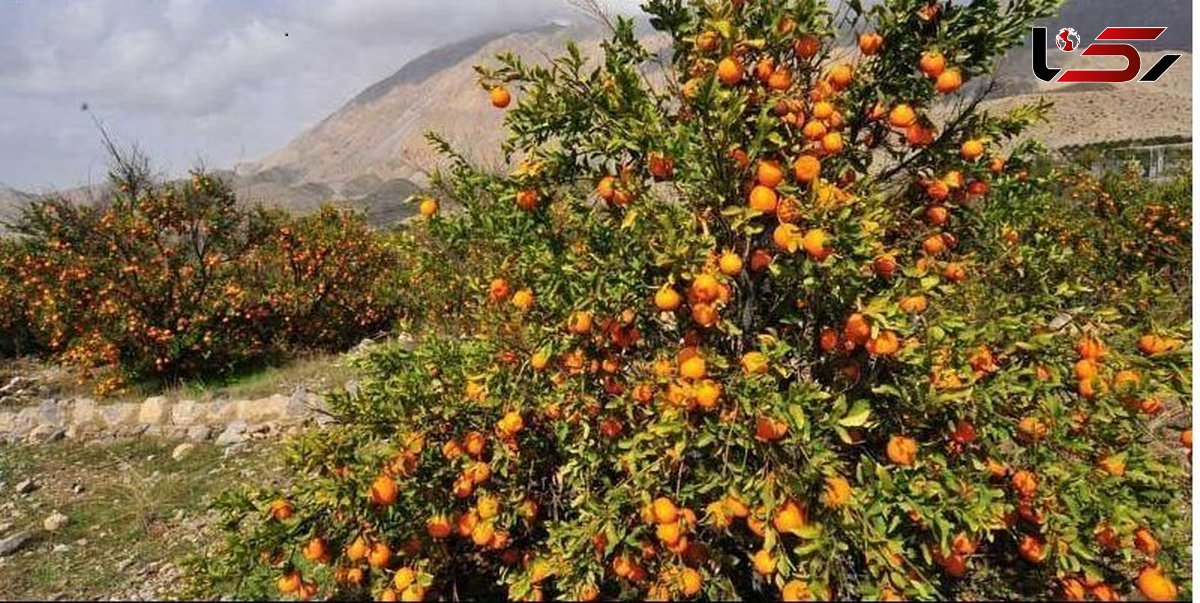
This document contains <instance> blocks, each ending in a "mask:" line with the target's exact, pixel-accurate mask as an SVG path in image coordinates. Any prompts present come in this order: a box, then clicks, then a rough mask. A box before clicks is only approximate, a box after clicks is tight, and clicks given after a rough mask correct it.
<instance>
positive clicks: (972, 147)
mask: <svg viewBox="0 0 1200 603" xmlns="http://www.w3.org/2000/svg"><path fill="white" fill-rule="evenodd" d="M958 152H959V154H960V155H962V158H963V159H966V160H967V161H975V160H976V159H979V158H980V157H982V156H983V141H982V140H979V139H978V138H972V139H970V140H967V141H965V142H963V143H962V147H960V148H959V150H958Z"/></svg>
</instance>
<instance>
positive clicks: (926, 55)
mask: <svg viewBox="0 0 1200 603" xmlns="http://www.w3.org/2000/svg"><path fill="white" fill-rule="evenodd" d="M917 65H918V66H919V67H920V68H921V73H924V74H925V76H926V77H929V78H936V77H937V76H939V75H941V74H942V72H943V71H945V70H946V57H944V56H942V53H940V52H938V51H936V50H926V51H925V52H923V53H921V60H920V61H919V62H918V63H917Z"/></svg>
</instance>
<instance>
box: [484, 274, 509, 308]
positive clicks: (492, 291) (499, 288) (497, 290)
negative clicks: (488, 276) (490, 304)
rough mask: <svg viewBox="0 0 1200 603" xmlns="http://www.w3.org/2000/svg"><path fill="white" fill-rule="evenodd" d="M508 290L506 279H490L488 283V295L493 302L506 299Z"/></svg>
mask: <svg viewBox="0 0 1200 603" xmlns="http://www.w3.org/2000/svg"><path fill="white" fill-rule="evenodd" d="M509 292H510V289H509V288H508V281H506V280H504V279H502V278H497V279H492V282H491V283H490V284H488V297H489V298H491V300H492V301H494V302H502V301H504V300H506V299H508V294H509Z"/></svg>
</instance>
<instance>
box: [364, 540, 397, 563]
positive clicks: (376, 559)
mask: <svg viewBox="0 0 1200 603" xmlns="http://www.w3.org/2000/svg"><path fill="white" fill-rule="evenodd" d="M391 561H392V550H391V549H389V548H388V545H386V544H384V543H382V542H376V543H373V544H372V545H371V552H370V553H367V564H369V565H370V566H371V567H374V568H385V567H387V566H388V564H389V563H391Z"/></svg>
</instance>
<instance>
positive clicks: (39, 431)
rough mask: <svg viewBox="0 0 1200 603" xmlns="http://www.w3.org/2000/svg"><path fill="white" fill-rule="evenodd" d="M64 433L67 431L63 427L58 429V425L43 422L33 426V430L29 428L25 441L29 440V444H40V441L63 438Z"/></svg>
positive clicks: (52, 440)
mask: <svg viewBox="0 0 1200 603" xmlns="http://www.w3.org/2000/svg"><path fill="white" fill-rule="evenodd" d="M66 433H67V430H65V429H60V428H58V427H55V426H54V425H48V424H45V423H43V424H41V425H38V426H37V427H34V428H33V430H31V431H30V432H29V435H27V436H25V441H26V442H29V443H30V444H40V443H42V442H54V441H57V440H61V439H62V438H63V436H65V435H66Z"/></svg>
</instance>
